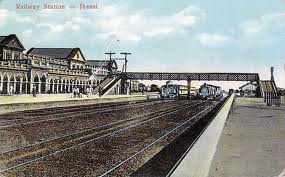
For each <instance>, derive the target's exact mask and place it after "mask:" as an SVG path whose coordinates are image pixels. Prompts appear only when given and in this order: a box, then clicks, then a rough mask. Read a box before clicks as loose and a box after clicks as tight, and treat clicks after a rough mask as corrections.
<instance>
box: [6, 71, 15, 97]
mask: <svg viewBox="0 0 285 177" xmlns="http://www.w3.org/2000/svg"><path fill="white" fill-rule="evenodd" d="M15 87H16V80H15V77H14V75H12V76H11V77H10V85H8V89H12V90H10V91H11V94H14V93H15Z"/></svg>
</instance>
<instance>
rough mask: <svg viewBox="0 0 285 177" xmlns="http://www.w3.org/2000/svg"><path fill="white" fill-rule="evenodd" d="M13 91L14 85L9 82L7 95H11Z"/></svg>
mask: <svg viewBox="0 0 285 177" xmlns="http://www.w3.org/2000/svg"><path fill="white" fill-rule="evenodd" d="M13 92H14V87H13V85H12V84H11V85H10V87H9V91H8V95H13Z"/></svg>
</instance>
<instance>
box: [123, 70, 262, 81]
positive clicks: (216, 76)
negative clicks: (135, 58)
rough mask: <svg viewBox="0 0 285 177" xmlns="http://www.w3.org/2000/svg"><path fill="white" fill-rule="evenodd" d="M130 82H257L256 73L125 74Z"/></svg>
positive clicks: (257, 76)
mask: <svg viewBox="0 0 285 177" xmlns="http://www.w3.org/2000/svg"><path fill="white" fill-rule="evenodd" d="M124 74H125V78H127V79H131V80H198V81H259V75H258V73H156V72H127V73H124Z"/></svg>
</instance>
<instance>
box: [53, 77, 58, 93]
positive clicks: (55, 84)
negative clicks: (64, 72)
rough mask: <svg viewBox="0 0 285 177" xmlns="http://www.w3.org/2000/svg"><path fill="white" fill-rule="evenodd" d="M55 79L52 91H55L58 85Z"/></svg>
mask: <svg viewBox="0 0 285 177" xmlns="http://www.w3.org/2000/svg"><path fill="white" fill-rule="evenodd" d="M57 80H58V79H54V86H53V93H57V87H58V84H57Z"/></svg>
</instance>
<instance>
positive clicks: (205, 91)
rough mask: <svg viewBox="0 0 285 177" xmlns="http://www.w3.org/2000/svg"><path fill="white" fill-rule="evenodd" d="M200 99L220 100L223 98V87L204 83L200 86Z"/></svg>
mask: <svg viewBox="0 0 285 177" xmlns="http://www.w3.org/2000/svg"><path fill="white" fill-rule="evenodd" d="M199 97H200V98H201V99H204V100H209V99H210V100H219V99H221V98H222V97H223V95H222V93H221V87H219V86H215V85H211V84H206V83H204V84H203V85H201V86H200V89H199Z"/></svg>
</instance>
